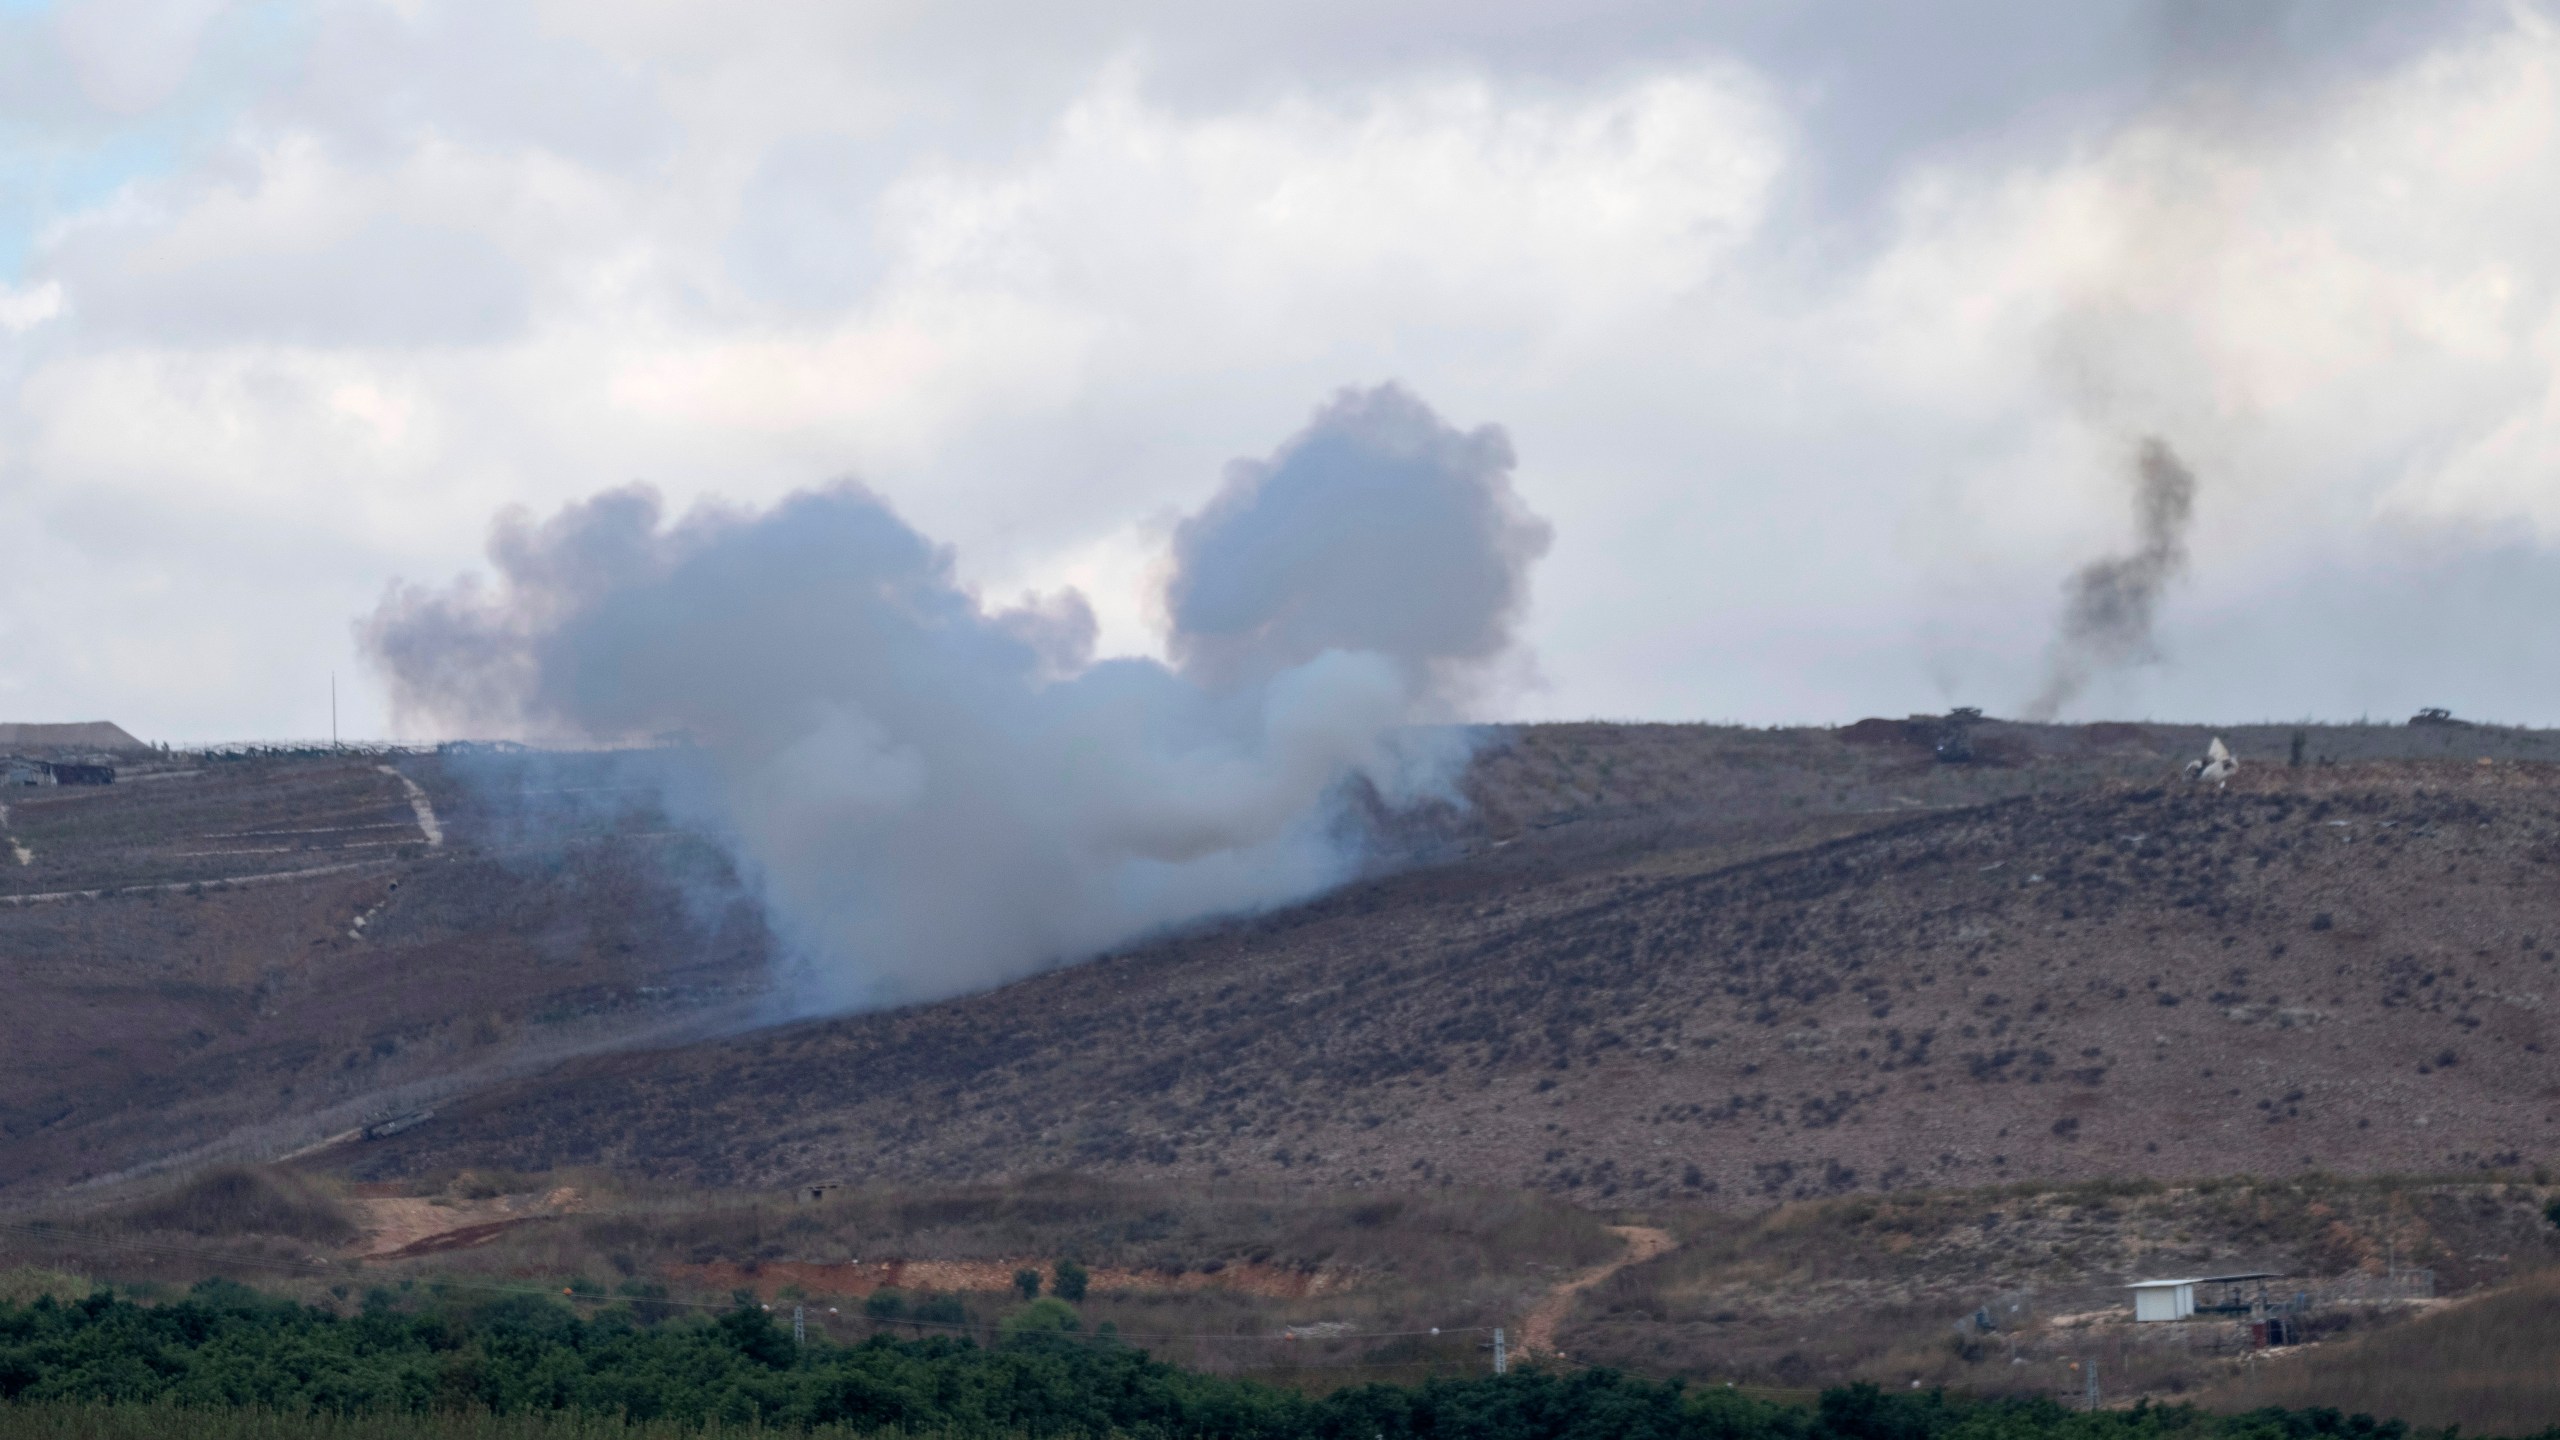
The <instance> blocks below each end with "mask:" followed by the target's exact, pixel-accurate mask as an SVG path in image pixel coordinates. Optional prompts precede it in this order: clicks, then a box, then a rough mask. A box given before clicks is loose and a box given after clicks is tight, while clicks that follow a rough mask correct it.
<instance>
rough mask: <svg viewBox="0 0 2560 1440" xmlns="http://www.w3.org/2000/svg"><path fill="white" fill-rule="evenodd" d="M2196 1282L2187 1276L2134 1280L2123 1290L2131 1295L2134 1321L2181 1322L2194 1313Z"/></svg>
mask: <svg viewBox="0 0 2560 1440" xmlns="http://www.w3.org/2000/svg"><path fill="white" fill-rule="evenodd" d="M2197 1283H2198V1282H2197V1281H2196V1279H2195V1278H2194V1277H2192V1276H2190V1277H2188V1278H2187V1279H2184V1280H2136V1281H2134V1282H2133V1283H2132V1284H2130V1285H2127V1286H2126V1287H2124V1288H2126V1289H2127V1290H2130V1291H2132V1292H2133V1318H2134V1319H2135V1320H2136V1321H2137V1322H2142V1323H2149V1322H2151V1321H2155V1320H2184V1319H2186V1318H2187V1317H2188V1316H2190V1315H2193V1314H2195V1313H2196V1285H2197Z"/></svg>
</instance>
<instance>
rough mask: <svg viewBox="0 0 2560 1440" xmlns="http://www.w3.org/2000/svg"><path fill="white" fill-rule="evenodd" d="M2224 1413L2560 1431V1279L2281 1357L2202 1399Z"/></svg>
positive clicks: (2547, 1274)
mask: <svg viewBox="0 0 2560 1440" xmlns="http://www.w3.org/2000/svg"><path fill="white" fill-rule="evenodd" d="M2199 1398H2200V1399H2201V1400H2202V1402H2203V1403H2205V1404H2207V1405H2210V1406H2213V1407H2215V1408H2219V1409H2242V1408H2250V1407H2255V1406H2261V1405H2288V1406H2299V1405H2325V1406H2330V1407H2332V1408H2335V1409H2340V1410H2351V1411H2365V1412H2368V1413H2371V1414H2379V1415H2396V1416H2399V1417H2401V1418H2403V1419H2406V1420H2407V1421H2409V1422H2410V1423H2411V1424H2413V1425H2419V1426H2425V1427H2430V1428H2434V1427H2442V1426H2447V1425H2459V1426H2461V1427H2462V1428H2463V1429H2464V1430H2466V1431H2469V1432H2471V1433H2474V1434H2490V1435H2502V1434H2503V1435H2521V1434H2527V1433H2531V1432H2533V1431H2538V1430H2545V1429H2549V1428H2551V1427H2552V1426H2554V1425H2560V1271H2544V1272H2542V1273H2539V1274H2535V1275H2530V1276H2527V1277H2525V1278H2524V1279H2523V1280H2521V1281H2518V1282H2517V1283H2515V1284H2513V1285H2509V1286H2505V1287H2502V1288H2500V1289H2497V1290H2494V1291H2491V1292H2489V1293H2488V1294H2485V1295H2481V1296H2478V1297H2476V1298H2473V1299H2469V1300H2465V1301H2461V1302H2457V1303H2453V1304H2448V1305H2446V1306H2444V1307H2442V1308H2441V1309H2438V1310H2436V1311H2434V1312H2433V1313H2430V1314H2427V1315H2424V1316H2422V1317H2420V1318H2418V1319H2416V1320H2413V1321H2411V1322H2409V1323H2408V1324H2405V1325H2400V1326H2396V1327H2393V1328H2391V1329H2389V1330H2385V1331H2381V1332H2377V1333H2374V1334H2370V1335H2365V1336H2360V1337H2356V1338H2354V1339H2352V1340H2348V1341H2344V1342H2341V1343H2337V1344H2330V1345H2318V1346H2312V1347H2309V1348H2307V1349H2304V1350H2302V1351H2301V1352H2299V1353H2296V1354H2290V1355H2284V1354H2279V1355H2273V1356H2270V1357H2268V1358H2266V1359H2264V1360H2261V1361H2258V1362H2256V1363H2253V1364H2251V1365H2248V1366H2246V1367H2245V1368H2243V1369H2242V1370H2241V1371H2240V1373H2239V1374H2238V1375H2237V1376H2236V1377H2234V1378H2233V1379H2230V1380H2228V1381H2226V1382H2224V1383H2222V1384H2220V1385H2217V1386H2215V1387H2214V1388H2212V1389H2211V1390H2209V1391H2206V1392H2205V1393H2204V1394H2203V1395H2202V1396H2200V1397H2199Z"/></svg>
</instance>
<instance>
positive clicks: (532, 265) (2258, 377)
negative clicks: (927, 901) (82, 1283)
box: [0, 0, 2560, 743]
mask: <svg viewBox="0 0 2560 1440" xmlns="http://www.w3.org/2000/svg"><path fill="white" fill-rule="evenodd" d="M2553 175H2560V9H2555V7H2554V6H2553V5H2550V4H2543V3H2513V4H2487V3H2484V4H2462V3H2438V4H2423V5H2418V4H2410V5H2382V4H2373V3H2364V0H2325V3H2274V0H2212V3H2205V0H2193V3H2158V0H2151V3H2143V0H2088V3H2082V4H2075V5H2059V6H2058V5H2052V4H2044V3H2033V0H2017V3H1980V0H1948V3H1938V4H1927V5H1923V4H1917V3H1909V4H1904V3H1892V0H1869V3H1862V4H1846V3H1831V0H1731V3H1723V4H1715V3H1704V4H1702V3H1696V0H1688V3H1661V4H1656V3H1647V0H1620V3H1584V4H1577V5H1570V6H1568V5H1559V4H1534V5H1533V4H1526V3H1519V0H1468V3H1456V0H1446V3H1443V0H1425V3H1414V4H1403V5H1393V4H1379V3H1374V0H1363V3H1360V4H1351V3H1347V0H1313V3H1305V4H1298V5H1289V6H1274V5H1254V6H1242V5H1216V4H1202V3H1187V4H1179V5H1170V4H1169V5H1147V4H1139V3H1123V0H1100V3H1093V4H1085V5H1076V6H1052V5H1029V4H1021V3H1018V0H1017V3H1001V4H1000V3H993V0H961V3H944V4H934V5H923V4H915V3H842V0H824V3H819V0H807V3H803V0H769V3H760V4H757V5H754V6H736V5H714V4H709V3H693V0H618V3H614V4H610V5H608V4H603V3H597V0H508V3H479V0H456V3H436V0H251V3H231V0H0V719H6V720H22V721H44V720H81V719H100V718H103V719H112V720H115V721H118V722H119V723H122V724H123V725H125V726H126V728H128V729H129V730H132V731H134V732H135V733H137V734H139V735H142V736H144V737H146V738H150V739H154V740H170V741H175V742H181V743H183V742H190V741H214V740H226V739H248V738H285V737H311V736H319V735H325V734H326V733H327V732H328V727H329V724H330V708H329V707H330V693H331V691H330V687H331V684H332V677H333V675H334V679H335V684H336V687H337V695H338V702H337V703H338V706H339V712H340V713H339V721H338V723H339V725H340V726H341V728H342V730H343V732H344V733H346V734H347V735H349V736H390V735H395V734H405V735H409V736H413V737H418V736H424V735H427V734H431V733H433V732H434V729H435V724H434V722H433V721H432V719H431V718H429V717H422V716H419V715H416V714H404V713H398V712H396V711H395V708H394V706H393V703H392V698H393V694H394V688H393V686H392V685H391V683H390V682H389V680H388V678H387V677H386V676H384V675H383V674H382V673H380V671H379V669H378V667H377V666H376V665H375V664H374V663H373V662H371V661H370V660H369V659H368V658H367V654H366V652H365V650H364V647H363V645H362V643H361V641H360V632H361V627H362V625H363V624H364V621H365V618H366V617H367V616H369V615H372V614H374V613H375V612H376V611H377V610H378V609H379V608H380V607H381V606H383V605H384V603H385V597H386V596H387V595H390V594H392V593H394V588H393V587H395V586H396V585H402V584H406V585H412V586H421V585H423V586H444V585H447V584H450V583H452V582H453V581H454V580H455V579H456V577H458V576H464V575H468V574H473V573H480V572H485V571H486V570H487V569H488V561H487V559H486V551H487V547H488V545H489V543H490V539H491V536H492V534H493V533H494V532H493V527H498V526H500V525H501V524H502V523H505V522H504V521H503V517H505V516H506V515H507V514H508V513H509V512H510V510H511V507H520V508H521V510H522V512H523V513H524V514H526V515H529V516H531V517H533V518H534V519H535V520H536V521H538V520H540V519H541V518H542V517H545V516H549V515H554V514H557V513H560V512H561V511H562V509H563V507H565V506H569V505H572V504H573V503H576V502H580V501H583V500H586V499H587V498H588V497H592V496H595V495H598V494H600V493H602V492H606V491H610V490H614V489H616V488H617V487H621V486H625V485H629V484H632V483H634V482H644V483H646V484H648V485H650V486H652V487H654V488H655V489H656V491H657V492H659V494H661V495H662V496H663V497H664V498H665V504H666V506H667V508H668V510H669V512H670V513H680V512H682V511H684V510H686V509H687V508H689V507H692V506H696V505H699V504H711V505H715V506H722V507H729V508H730V509H731V510H734V511H737V512H739V513H747V512H757V511H761V510H764V509H766V508H768V507H772V506H774V505H775V504H776V503H777V502H780V501H782V500H783V499H784V498H785V497H786V496H789V495H792V494H794V493H795V492H801V491H807V490H811V489H813V488H816V487H823V486H827V485H831V484H833V483H835V482H838V481H843V480H847V479H851V480H855V481H858V482H859V483H860V484H862V485H863V486H866V487H868V492H869V493H872V494H876V495H877V496H879V497H880V498H881V499H882V500H883V501H884V502H885V503H886V504H887V505H888V506H890V507H891V508H892V509H894V511H895V513H896V514H897V516H899V517H900V519H901V520H902V521H903V523H905V524H907V525H910V526H912V527H913V528H914V529H915V530H916V531H917V532H919V533H920V534H922V535H923V536H927V537H930V538H931V540H932V541H933V542H935V543H938V544H940V545H943V546H947V547H949V550H948V553H949V557H950V562H951V564H952V566H953V567H954V574H955V575H956V576H957V577H958V579H959V581H960V582H961V583H964V584H965V585H966V586H968V587H970V588H971V589H973V590H974V591H975V592H976V593H977V594H979V595H981V596H983V597H984V599H985V603H986V604H987V605H988V606H989V607H990V608H991V609H1004V608H1008V607H1012V606H1015V605H1016V604H1018V603H1019V602H1020V601H1021V599H1022V597H1025V596H1028V595H1035V594H1038V595H1054V594H1055V593H1056V592H1058V591H1060V590H1061V589H1064V588H1069V587H1072V588H1073V589H1075V590H1077V591H1080V592H1081V593H1082V594H1083V596H1084V597H1085V600H1086V602H1087V603H1088V604H1089V606H1090V608H1091V610H1092V612H1093V616H1094V620H1095V623H1096V625H1097V627H1098V653H1100V654H1103V655H1153V656H1163V655H1164V654H1165V653H1166V646H1167V633H1168V619H1167V614H1166V599H1165V596H1166V582H1167V577H1168V576H1169V575H1170V574H1171V573H1172V572H1173V568H1174V564H1175V561H1174V555H1175V549H1176V540H1177V532H1178V531H1179V529H1180V527H1181V525H1182V523H1183V517H1184V516H1186V515H1191V514H1195V513H1198V512H1199V511H1200V509H1201V507H1202V506H1203V505H1204V504H1207V503H1208V502H1209V501H1210V500H1211V499H1212V497H1214V496H1215V495H1217V494H1218V493H1219V491H1220V487H1221V485H1222V483H1223V481H1224V477H1226V476H1228V475H1229V474H1230V466H1231V465H1232V464H1233V463H1234V462H1236V461H1238V460H1239V459H1242V458H1248V457H1255V456H1262V455H1267V454H1270V453H1271V452H1272V450H1273V447H1274V446H1276V445H1278V444H1280V443H1281V442H1282V441H1283V440H1284V439H1286V438H1287V437H1289V436H1291V435H1292V434H1295V433H1297V432H1298V431H1299V430H1300V429H1301V427H1303V426H1305V425H1307V424H1308V422H1309V417H1310V416H1311V415H1314V414H1316V413H1317V412H1318V411H1319V410H1320V409H1322V407H1324V406H1325V405H1327V404H1328V403H1330V402H1331V401H1332V400H1333V397H1335V396H1337V395H1339V394H1341V393H1343V392H1344V391H1345V390H1346V389H1362V390H1365V389H1367V388H1369V387H1375V386H1379V385H1384V384H1394V385H1397V386H1400V387H1402V389H1403V390H1404V391H1405V392H1409V393H1410V394H1411V395H1413V396H1415V397H1418V398H1419V400H1420V401H1422V402H1423V403H1425V404H1427V405H1428V406H1429V407H1431V410H1432V411H1433V412H1434V413H1436V414H1437V415H1438V416H1441V417H1444V418H1445V420H1446V421H1447V422H1448V423H1449V424H1450V425H1453V426H1456V427H1460V428H1462V429H1465V430H1469V431H1473V430H1475V429H1476V428H1478V427H1483V426H1488V425H1489V426H1496V427H1499V428H1500V430H1501V432H1502V433H1503V434H1504V435H1505V436H1507V438H1508V442H1509V445H1510V447H1511V451H1512V453H1513V454H1514V455H1515V456H1516V471H1515V472H1514V473H1513V477H1512V483H1513V484H1514V485H1515V486H1516V490H1517V494H1518V496H1519V498H1520V501H1521V503H1522V504H1523V505H1524V506H1525V507H1526V509H1527V511H1528V512H1530V513H1532V514H1534V515H1535V516H1536V517H1537V518H1538V519H1540V520H1541V521H1543V522H1544V523H1545V524H1546V525H1547V526H1548V527H1550V529H1551V534H1552V542H1551V544H1550V545H1549V547H1548V548H1547V549H1546V551H1545V552H1544V555H1543V558H1542V559H1541V560H1540V562H1539V564H1538V567H1537V569H1536V571H1535V573H1534V577H1533V580H1532V581H1531V589H1530V591H1529V594H1528V597H1527V601H1526V604H1525V608H1524V609H1523V610H1522V612H1521V615H1520V619H1519V623H1518V637H1519V645H1518V650H1517V653H1516V655H1514V656H1513V657H1512V660H1511V663H1509V664H1507V665H1506V666H1505V667H1504V668H1503V669H1502V671H1501V674H1500V676H1499V680H1498V683H1491V684H1487V685H1485V686H1483V687H1481V688H1480V689H1479V690H1478V691H1477V692H1476V693H1475V694H1474V695H1473V696H1472V698H1471V699H1470V700H1469V702H1468V704H1469V707H1470V711H1471V715H1472V718H1477V719H1486V720H1500V719H1522V720H1528V719H1546V718H1583V717H1594V716H1597V717H1607V718H1622V719H1650V720H1717V721H1740V722H1747V723H1753V724H1777V723H1825V722H1845V721H1848V720H1853V719H1856V718H1858V717H1860V716H1862V715H1869V714H1897V715H1898V714H1903V713H1908V712H1913V711H1920V710H1934V709H1943V708H1945V707H1946V706H1949V705H1954V704H1971V705H1978V706H1981V707H1983V708H1984V709H1986V710H1989V711H1991V712H1992V713H1995V714H2000V713H2008V714H2014V713H2018V712H2019V711H2020V710H2021V709H2023V708H2024V707H2026V706H2027V705H2029V704H2030V703H2031V702H2032V701H2033V699H2034V698H2035V697H2037V696H2038V695H2040V694H2044V693H2047V691H2048V688H2049V687H2048V685H2047V681H2048V679H2049V677H2050V674H2051V673H2052V669H2053V666H2054V663H2055V661H2054V656H2053V646H2054V643H2055V642H2054V638H2053V637H2054V636H2055V635H2056V633H2057V627H2058V626H2060V625H2062V624H2063V622H2064V616H2065V612H2066V606H2067V604H2068V603H2069V596H2070V594H2071V593H2072V586H2073V584H2074V577H2075V576H2078V575H2080V574H2081V573H2082V572H2083V571H2084V570H2085V569H2086V567H2089V566H2090V565H2092V564H2093V563H2103V562H2106V561H2107V560H2108V558H2109V557H2111V556H2121V555H2124V554H2126V553H2128V552H2129V551H2131V550H2132V549H2133V548H2134V547H2136V546H2138V545H2140V544H2143V543H2144V541H2143V537H2142V534H2141V526H2142V523H2143V522H2142V519H2141V516H2140V515H2139V514H2138V513H2137V508H2136V492H2135V480H2136V474H2137V471H2138V464H2137V457H2138V455H2140V454H2141V453H2143V451H2142V447H2143V445H2144V443H2145V442H2146V441H2147V440H2157V441H2159V442H2161V443H2163V444H2165V445H2167V446H2169V447H2172V448H2173V449H2174V451H2175V453H2176V455H2177V456H2178V457H2179V458H2180V459H2181V460H2182V462H2183V463H2184V465H2185V466H2186V468H2187V469H2188V470H2190V471H2191V472H2192V475H2193V477H2194V499H2193V507H2192V510H2193V514H2192V521H2191V528H2190V529H2189V530H2188V531H2187V532H2186V534H2185V535H2184V537H2183V541H2182V546H2183V548H2182V549H2181V550H2180V551H2179V552H2178V559H2179V564H2178V565H2177V567H2175V573H2174V574H2169V575H2168V576H2167V578H2166V580H2165V581H2164V584H2163V587H2162V589H2161V591H2160V594H2159V597H2158V600H2157V605H2156V613H2155V614H2154V616H2153V627H2154V628H2153V631H2152V634H2151V636H2150V638H2149V640H2148V642H2147V643H2145V644H2143V645H2138V646H2133V647H2130V649H2128V650H2126V651H2125V652H2123V653H2124V654H2126V655H2129V656H2130V658H2129V659H2125V660H2124V661H2123V663H2116V664H2111V665H2108V666H2104V667H2101V669H2100V673H2097V674H2094V675H2093V676H2091V677H2089V679H2088V681H2087V683H2086V684H2085V685H2083V686H2081V687H2080V688H2078V689H2077V690H2076V691H2075V692H2073V697H2072V698H2071V699H2070V700H2069V701H2068V702H2067V703H2066V704H2065V705H2064V707H2063V709H2062V712H2061V713H2062V717H2063V718H2065V719H2092V718H2143V717H2160V718H2177V719H2197V720H2211V719H2231V720H2244V719H2255V718H2297V717H2319V718H2331V719H2354V718H2357V717H2359V716H2374V717H2383V718H2400V717H2405V716H2406V715H2407V714H2409V713H2410V712H2411V711H2413V710H2415V709H2416V708H2418V707H2420V706H2425V705H2444V706H2448V707H2451V708H2452V709H2453V710H2454V711H2455V712H2456V713H2457V714H2462V715H2466V716H2475V717H2479V718H2486V719H2495V720H2503V721H2511V722H2521V723H2536V724H2560V625H2555V624H2553V623H2552V620H2553V617H2554V616H2555V614H2560V185H2554V184H2552V183H2551V181H2550V178H2549V177H2551V176H2553Z"/></svg>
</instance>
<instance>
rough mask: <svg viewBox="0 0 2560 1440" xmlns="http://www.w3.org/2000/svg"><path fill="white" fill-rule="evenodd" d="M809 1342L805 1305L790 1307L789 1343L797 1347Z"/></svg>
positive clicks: (807, 1314)
mask: <svg viewBox="0 0 2560 1440" xmlns="http://www.w3.org/2000/svg"><path fill="white" fill-rule="evenodd" d="M808 1343H809V1311H808V1308H807V1307H806V1306H801V1305H794V1306H792V1307H791V1344H792V1346H793V1348H795V1349H796V1348H799V1347H801V1346H805V1345H807V1344H808Z"/></svg>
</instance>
